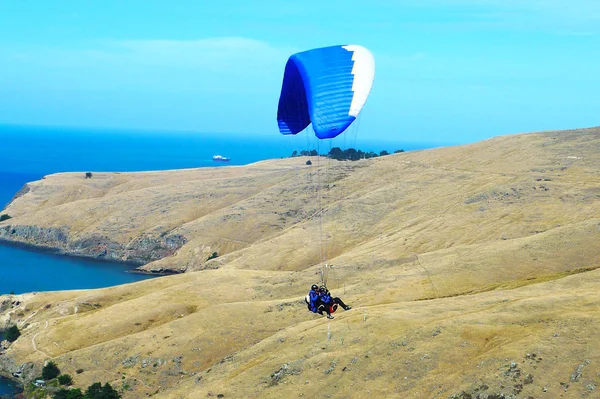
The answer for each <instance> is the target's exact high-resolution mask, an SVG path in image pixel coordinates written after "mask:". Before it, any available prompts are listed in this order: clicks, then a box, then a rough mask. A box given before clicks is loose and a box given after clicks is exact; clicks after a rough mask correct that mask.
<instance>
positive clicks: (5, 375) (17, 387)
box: [0, 330, 25, 399]
mask: <svg viewBox="0 0 600 399" xmlns="http://www.w3.org/2000/svg"><path fill="white" fill-rule="evenodd" d="M5 339H6V337H5V330H0V342H2V341H4V340H5ZM3 354H4V352H2V347H0V357H2V355H3ZM0 385H4V386H5V387H9V388H11V389H12V392H10V393H8V396H6V395H7V394H3V396H0V397H2V398H7V399H10V398H12V397H13V396H14V395H18V394H20V393H23V391H24V389H25V387H24V386H23V385H22V383H21V381H19V380H18V379H17V378H15V377H14V376H13V375H11V374H10V373H9V372H5V371H4V370H3V369H2V368H0ZM0 393H2V392H1V391H0Z"/></svg>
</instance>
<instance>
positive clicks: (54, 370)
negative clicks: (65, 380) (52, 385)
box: [42, 362, 60, 381]
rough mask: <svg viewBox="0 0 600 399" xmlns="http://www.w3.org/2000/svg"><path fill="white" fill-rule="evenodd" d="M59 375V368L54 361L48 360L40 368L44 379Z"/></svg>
mask: <svg viewBox="0 0 600 399" xmlns="http://www.w3.org/2000/svg"><path fill="white" fill-rule="evenodd" d="M59 375H60V370H59V369H58V366H57V365H56V364H55V363H54V362H48V363H47V364H46V365H45V366H44V368H43V369H42V378H43V379H44V380H46V381H48V380H51V379H53V378H56V377H58V376H59Z"/></svg>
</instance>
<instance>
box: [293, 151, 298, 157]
mask: <svg viewBox="0 0 600 399" xmlns="http://www.w3.org/2000/svg"><path fill="white" fill-rule="evenodd" d="M297 156H298V151H296V150H294V152H292V158H293V157H297Z"/></svg>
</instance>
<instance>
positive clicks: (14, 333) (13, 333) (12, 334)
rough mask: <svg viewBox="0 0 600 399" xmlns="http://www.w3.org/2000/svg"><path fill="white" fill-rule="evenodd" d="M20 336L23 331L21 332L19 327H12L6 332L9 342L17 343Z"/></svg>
mask: <svg viewBox="0 0 600 399" xmlns="http://www.w3.org/2000/svg"><path fill="white" fill-rule="evenodd" d="M20 336H21V331H19V327H17V326H11V327H10V328H9V329H8V330H6V340H7V341H8V342H15V341H16V340H17V338H19V337H20Z"/></svg>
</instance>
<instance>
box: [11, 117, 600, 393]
mask: <svg viewBox="0 0 600 399" xmlns="http://www.w3.org/2000/svg"><path fill="white" fill-rule="evenodd" d="M599 155H600V129H586V130H577V131H565V132H546V133H533V134H524V135H512V136H505V137H499V138H494V139H491V140H487V141H484V142H480V143H476V144H473V145H468V146H459V147H448V148H440V149H435V150H427V151H415V152H410V153H401V154H395V155H389V156H385V157H381V158H376V159H370V160H364V161H358V162H338V161H330V160H326V159H320V160H317V159H313V165H312V166H307V165H305V161H306V159H301V158H292V159H282V160H272V161H266V162H261V163H257V164H253V165H249V166H246V167H227V168H212V169H211V168H209V169H194V170H185V171H164V172H147V173H121V174H117V173H104V174H103V173H98V174H94V177H93V178H92V179H87V180H86V179H84V178H83V176H82V174H73V173H65V174H56V175H51V176H47V177H46V178H45V179H44V180H41V181H38V182H33V183H30V184H29V185H28V191H27V190H26V191H27V192H26V193H25V194H24V195H22V196H21V197H19V198H17V199H16V200H15V201H13V202H12V203H11V204H10V205H9V206H8V207H7V209H6V210H5V211H4V212H6V213H8V214H10V215H11V216H12V217H13V218H12V219H9V220H7V221H5V222H2V223H0V236H2V238H4V239H11V240H15V241H24V242H29V243H34V244H38V245H49V246H55V247H59V248H62V249H63V250H64V251H65V252H67V253H75V254H80V255H86V256H105V257H108V258H113V259H120V260H131V259H137V260H139V259H142V258H143V257H144V256H146V255H145V254H146V253H148V252H152V253H153V255H152V259H149V260H150V261H151V262H150V263H148V264H146V265H144V266H143V268H144V269H146V270H155V271H156V270H161V271H165V270H172V271H185V272H186V273H183V274H179V275H174V276H168V277H161V278H160V279H153V280H148V281H143V282H139V283H135V284H130V285H125V286H120V287H113V288H108V289H103V290H93V291H73V292H60V293H40V294H36V295H33V294H27V295H24V296H20V297H19V300H21V301H22V303H21V304H20V305H18V306H13V307H12V308H10V307H9V308H8V309H6V310H5V311H4V312H3V313H1V315H2V316H1V317H3V318H4V320H7V319H10V320H12V321H15V322H17V323H19V325H20V326H22V327H23V336H22V337H21V338H19V340H17V341H16V342H15V343H14V344H13V345H12V346H11V347H10V348H9V349H8V350H7V351H6V353H5V354H4V355H2V357H4V358H5V359H11V360H12V359H14V360H15V362H16V363H17V364H22V363H24V362H37V364H40V363H41V361H42V360H44V359H47V358H52V359H54V360H55V361H56V362H57V363H58V364H59V367H61V369H63V370H64V371H66V372H69V373H70V374H72V375H75V376H76V378H75V381H76V384H77V385H79V386H87V384H89V383H91V382H93V381H100V380H101V381H109V382H111V384H113V385H114V386H116V387H118V388H120V389H123V390H124V394H125V397H128V398H137V397H142V396H145V395H146V394H148V395H156V397H160V398H183V397H186V398H187V397H189V398H204V397H207V396H211V395H212V396H217V395H218V394H223V395H225V397H227V398H231V397H240V398H244V397H260V398H262V397H264V398H271V397H272V398H279V397H281V398H288V397H302V396H313V397H319V398H320V397H324V398H325V397H335V398H346V397H347V398H353V397H357V398H358V397H364V396H366V395H368V396H370V397H382V398H389V397H407V398H409V397H414V398H448V397H452V395H455V396H454V397H457V398H460V397H462V398H467V397H469V396H468V395H472V397H476V395H477V394H481V395H484V394H485V395H488V396H489V397H494V396H491V395H493V394H497V395H499V394H501V393H503V394H505V395H513V397H519V398H521V397H523V398H526V397H530V396H531V397H574V398H579V397H590V398H591V397H595V395H597V394H598V393H597V391H596V388H595V387H596V386H597V385H598V384H600V377H598V375H600V359H599V358H598V357H599V356H600V353H599V351H598V350H597V349H596V348H597V347H598V344H600V342H599V341H600V338H598V337H597V334H596V332H597V330H598V327H599V326H598V324H599V323H600V322H599V321H598V320H599V318H598V312H599V310H600V298H599V295H600V294H598V292H599V288H600V274H599V273H600V271H597V270H596V269H597V268H598V267H600V246H598V242H600V160H599V158H600V157H599ZM12 231H15V233H12ZM57 231H60V232H61V233H60V234H58V233H56V232H57ZM144 251H145V252H144ZM213 252H217V253H218V254H219V257H218V258H216V259H213V260H208V258H209V256H210V254H212V253H213ZM324 260H326V261H327V262H328V263H330V264H333V265H334V267H333V268H332V269H331V271H330V274H329V283H328V285H329V288H330V289H331V290H332V291H333V293H334V294H336V295H339V296H341V297H342V298H343V299H344V300H345V301H347V302H349V303H350V304H351V305H353V307H354V308H353V309H352V310H350V311H348V312H343V311H341V312H340V313H337V314H336V318H335V319H334V320H332V321H329V320H327V319H324V318H323V317H320V316H318V315H313V314H311V313H308V312H307V311H306V308H305V305H304V304H303V301H302V298H303V296H304V295H305V294H306V291H307V289H308V287H309V286H310V284H312V283H314V282H318V280H319V273H320V271H321V270H322V263H323V261H324ZM5 299H6V298H2V297H0V302H1V301H2V300H5ZM13 300H14V299H13ZM77 369H83V370H84V372H83V373H81V374H75V370H77ZM597 373H598V374H597ZM463 391H464V392H463ZM482 397H486V396H482ZM498 397H499V396H498Z"/></svg>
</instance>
